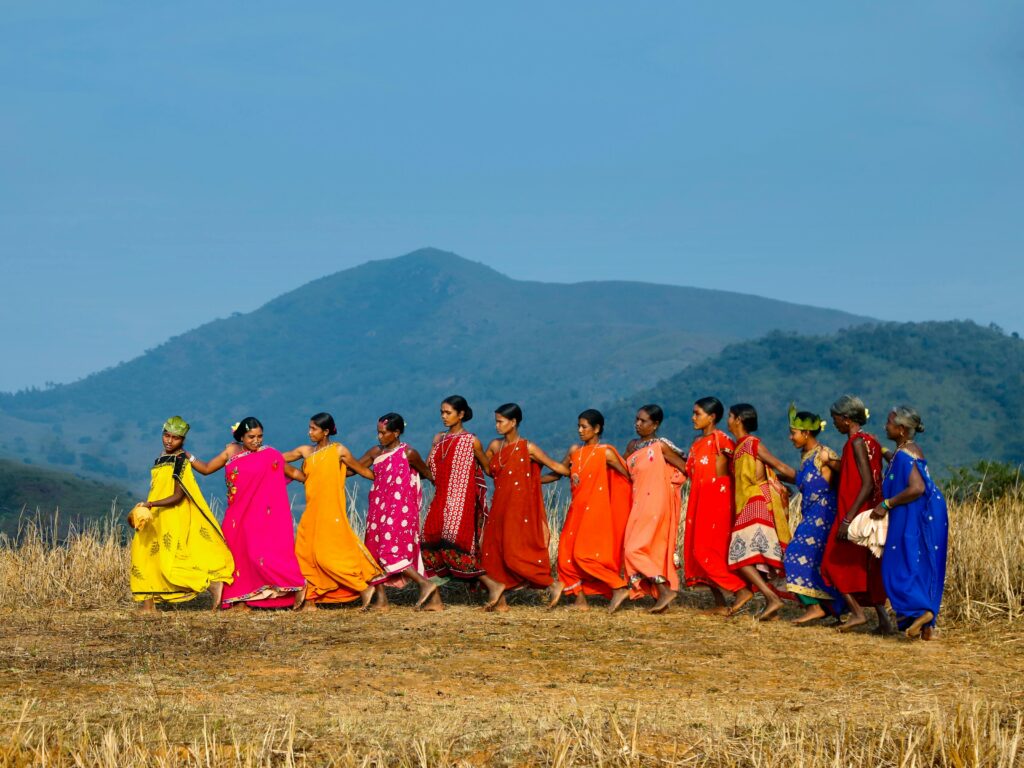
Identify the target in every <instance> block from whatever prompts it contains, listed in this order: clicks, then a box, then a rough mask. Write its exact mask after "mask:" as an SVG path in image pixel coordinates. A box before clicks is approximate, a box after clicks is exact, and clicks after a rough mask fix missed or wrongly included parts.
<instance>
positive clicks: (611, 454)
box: [604, 448, 629, 478]
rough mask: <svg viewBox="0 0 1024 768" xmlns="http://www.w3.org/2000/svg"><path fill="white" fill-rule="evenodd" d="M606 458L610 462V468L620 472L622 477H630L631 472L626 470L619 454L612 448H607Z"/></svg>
mask: <svg viewBox="0 0 1024 768" xmlns="http://www.w3.org/2000/svg"><path fill="white" fill-rule="evenodd" d="M604 457H605V459H606V460H607V461H608V466H609V467H611V468H612V469H614V470H615V471H616V472H618V473H619V474H620V475H625V476H626V477H627V478H628V477H629V470H628V469H626V468H625V467H624V466H623V465H622V462H621V461H619V454H617V453H616V452H615V451H613V450H612V449H611V448H605V451H604Z"/></svg>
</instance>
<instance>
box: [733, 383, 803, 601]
mask: <svg viewBox="0 0 1024 768" xmlns="http://www.w3.org/2000/svg"><path fill="white" fill-rule="evenodd" d="M728 424H729V431H730V432H732V434H733V436H734V437H735V438H736V451H735V453H734V454H733V487H734V490H735V494H736V510H737V511H736V519H735V521H733V526H732V539H731V541H730V543H729V568H730V569H731V570H732V571H734V572H735V573H736V574H737V575H738V576H739V577H740V578H742V579H743V580H744V581H745V582H746V583H747V589H746V590H745V591H743V592H741V593H740V594H738V595H737V596H736V600H735V602H733V604H732V608H731V609H730V611H729V615H730V616H733V615H735V614H736V613H738V612H739V611H740V610H741V609H742V608H743V606H744V605H746V604H747V603H748V602H750V600H751V598H752V597H753V590H755V589H756V590H757V591H759V592H760V593H761V594H762V595H764V599H765V607H764V610H763V611H761V613H760V615H759V616H758V619H759V620H761V621H771V620H773V619H777V618H778V613H779V610H780V609H781V608H782V600H780V599H779V596H778V595H777V594H775V591H774V590H773V589H772V588H771V586H770V584H769V582H770V581H771V580H773V579H775V578H776V577H777V576H780V575H781V574H782V572H783V568H782V558H783V556H784V554H785V549H786V545H787V544H788V543H789V538H790V536H789V518H788V511H789V509H788V505H789V498H788V495H787V494H786V489H785V488H784V487H783V485H782V483H780V482H779V481H778V478H777V477H776V476H775V472H778V473H779V474H781V475H783V476H784V477H792V476H793V475H794V472H793V469H792V467H790V466H789V465H788V464H785V463H783V462H782V461H780V460H779V459H777V458H775V456H773V455H772V454H771V452H770V451H769V450H768V449H767V448H765V447H764V444H763V443H762V442H761V440H760V439H759V438H756V437H754V435H753V434H752V433H753V432H756V431H757V411H756V410H755V409H754V406H752V405H750V404H749V403H737V404H736V405H733V406H731V407H730V408H729V421H728ZM773 470H774V471H773Z"/></svg>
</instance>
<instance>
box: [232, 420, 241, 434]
mask: <svg viewBox="0 0 1024 768" xmlns="http://www.w3.org/2000/svg"><path fill="white" fill-rule="evenodd" d="M241 424H242V422H240V421H236V422H235V423H234V424H232V425H231V432H232V434H234V431H235V430H236V429H238V428H239V427H240V426H241Z"/></svg>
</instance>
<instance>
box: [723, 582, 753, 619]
mask: <svg viewBox="0 0 1024 768" xmlns="http://www.w3.org/2000/svg"><path fill="white" fill-rule="evenodd" d="M753 599H754V593H753V592H751V591H750V590H749V589H747V588H746V587H744V588H743V589H741V590H740V591H739V592H737V593H736V599H735V600H733V601H732V607H731V608H729V612H728V613H727V614H726V616H730V617H731V616H735V615H736V614H737V613H739V612H740V611H742V610H743V609H744V607H746V605H747V603H749V602H750V601H751V600H753Z"/></svg>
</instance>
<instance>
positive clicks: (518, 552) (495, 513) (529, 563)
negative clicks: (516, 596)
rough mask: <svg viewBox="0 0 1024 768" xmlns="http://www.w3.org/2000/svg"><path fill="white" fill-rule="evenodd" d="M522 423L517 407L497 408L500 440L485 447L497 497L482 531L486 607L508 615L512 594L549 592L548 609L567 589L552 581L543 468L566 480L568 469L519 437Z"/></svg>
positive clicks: (493, 501)
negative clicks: (508, 594) (516, 591)
mask: <svg viewBox="0 0 1024 768" xmlns="http://www.w3.org/2000/svg"><path fill="white" fill-rule="evenodd" d="M522 421H523V411H522V409H521V408H520V407H519V406H518V405H516V404H515V403H505V404H504V405H502V406H499V407H498V409H497V410H496V411H495V412H494V427H495V429H496V430H497V432H498V434H499V435H501V439H499V440H494V441H492V442H491V444H490V446H488V448H487V457H488V459H489V460H490V472H491V477H493V478H494V498H493V500H492V501H491V514H490V518H489V519H488V520H487V525H486V527H485V528H484V537H483V541H482V546H481V548H480V566H481V567H482V568H483V569H484V572H485V573H486V575H487V581H485V582H484V583H485V584H487V586H488V590H489V592H490V594H489V595H488V600H487V606H486V607H487V609H488V610H494V611H507V610H508V603H507V602H506V600H505V593H506V592H509V591H511V590H514V589H521V588H528V589H549V590H550V592H551V594H550V599H549V605H554V604H555V603H557V602H558V598H559V597H560V596H561V594H562V589H563V585H562V583H561V582H559V581H554V580H553V579H552V577H551V556H550V555H549V554H548V543H549V542H550V539H551V532H550V530H549V529H548V516H547V512H546V511H545V510H544V496H543V493H542V491H541V471H542V469H541V468H542V467H547V468H548V469H550V470H551V471H552V472H555V473H557V474H559V475H562V476H566V475H568V474H569V468H568V467H566V466H565V465H564V464H562V463H561V462H560V461H555V460H554V459H551V458H549V457H548V455H547V454H546V453H544V451H542V450H541V449H540V448H539V447H537V445H535V444H534V443H531V442H530V441H529V440H526V439H525V438H523V437H522V436H521V435H520V434H519V425H520V424H521V423H522ZM488 582H493V583H495V586H494V587H493V588H492V586H491V584H490V583H488Z"/></svg>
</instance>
